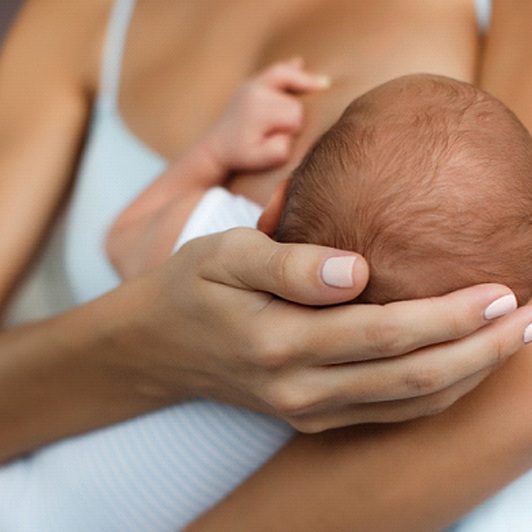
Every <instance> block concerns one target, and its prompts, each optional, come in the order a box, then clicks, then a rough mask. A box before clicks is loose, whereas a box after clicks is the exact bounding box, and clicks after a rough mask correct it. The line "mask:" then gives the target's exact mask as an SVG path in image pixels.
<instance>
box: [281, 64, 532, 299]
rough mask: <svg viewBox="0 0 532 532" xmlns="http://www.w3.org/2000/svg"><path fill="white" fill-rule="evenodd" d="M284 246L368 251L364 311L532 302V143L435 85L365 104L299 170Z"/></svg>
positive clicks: (409, 85)
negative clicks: (465, 294)
mask: <svg viewBox="0 0 532 532" xmlns="http://www.w3.org/2000/svg"><path fill="white" fill-rule="evenodd" d="M276 238H277V239H278V240H279V241H281V242H311V243H316V244H321V245H327V246H333V247H337V248H342V249H347V250H352V251H357V252H359V253H361V254H362V255H364V257H365V258H366V259H367V260H368V263H369V265H370V282H369V284H368V287H367V288H366V290H365V291H364V292H363V294H362V295H361V298H360V299H361V300H362V301H367V302H374V303H385V302H389V301H394V300H400V299H412V298H418V297H427V296H436V295H441V294H443V293H446V292H449V291H451V290H455V289H458V288H463V287H466V286H470V285H472V284H476V283H480V282H498V283H503V284H506V285H507V286H509V287H510V288H512V289H513V290H514V291H515V293H516V295H517V297H518V300H519V302H520V303H525V302H527V301H528V300H529V299H530V298H531V296H532V139H531V137H530V134H529V132H528V131H527V130H526V128H525V127H524V126H523V125H522V124H521V123H520V122H519V120H518V119H517V118H516V117H515V115H514V114H513V113H512V112H511V111H510V110H508V109H507V108H506V107H505V106H504V105H503V104H502V103H501V102H499V101H498V100H496V99H495V98H493V97H491V96H490V95H488V94H486V93H485V92H482V91H480V90H478V89H476V88H475V87H473V86H471V85H469V84H467V83H463V82H459V81H456V80H452V79H449V78H445V77H441V76H434V75H422V74H420V75H412V76H405V77H402V78H398V79H397V80H394V81H391V82H388V83H386V84H384V85H382V86H380V87H377V88H376V89H374V90H372V91H370V92H369V93H366V94H365V95H363V96H361V97H360V98H357V99H356V100H355V101H354V102H353V103H351V105H350V106H349V107H348V108H347V109H346V110H345V112H344V113H343V115H342V116H341V118H340V119H339V121H338V122H337V123H336V124H335V125H334V126H333V127H332V128H331V129H330V130H329V131H327V132H326V133H325V134H324V135H323V137H322V138H321V139H320V140H319V141H318V142H317V143H316V144H315V145H314V147H313V148H312V149H311V150H310V152H309V153H308V154H307V156H306V157H305V159H304V160H303V162H302V163H301V165H299V167H298V168H297V169H296V170H295V171H294V172H293V174H292V176H291V179H290V183H289V186H288V191H287V195H286V200H285V205H284V209H283V213H282V216H281V220H280V223H279V227H278V230H277V234H276Z"/></svg>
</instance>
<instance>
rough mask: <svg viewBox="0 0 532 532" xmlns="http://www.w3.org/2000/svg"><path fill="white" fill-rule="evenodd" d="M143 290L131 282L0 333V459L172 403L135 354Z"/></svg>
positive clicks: (3, 459)
mask: <svg viewBox="0 0 532 532" xmlns="http://www.w3.org/2000/svg"><path fill="white" fill-rule="evenodd" d="M146 295H147V294H146V292H145V290H144V289H143V287H142V286H140V285H139V286H136V285H131V286H128V287H127V288H126V289H125V290H117V291H115V292H112V293H110V294H108V295H106V296H104V297H103V298H100V299H98V300H96V301H94V302H92V303H89V304H87V305H84V306H82V307H78V308H76V309H74V310H72V311H70V312H68V313H66V314H63V315H61V316H58V317H55V318H52V319H49V320H46V321H42V322H38V323H32V324H28V325H24V326H21V327H15V328H12V329H7V330H4V331H2V332H1V333H0V352H1V356H0V434H1V435H2V436H1V438H0V461H6V460H9V459H10V458H13V457H15V456H18V455H20V454H22V453H24V452H27V451H30V450H32V449H35V448H36V447H39V446H42V445H44V444H46V443H49V442H51V441H54V440H57V439H60V438H63V437H66V436H71V435H74V434H77V433H80V432H86V431H88V430H91V429H94V428H99V427H102V426H106V425H109V424H112V423H115V422H118V421H120V420H123V419H125V418H129V417H132V416H135V415H138V414H142V413H144V412H147V411H149V410H153V409H155V408H158V407H161V406H164V405H165V404H167V403H168V402H170V399H168V398H166V400H165V399H164V398H163V395H164V394H161V393H158V392H159V390H157V389H155V387H154V386H153V387H152V386H150V382H151V381H150V373H149V372H147V371H146V370H145V368H144V367H143V365H144V364H145V362H144V363H143V359H142V358H141V356H140V350H141V345H142V344H141V343H139V340H138V338H136V336H139V334H138V323H139V312H140V311H141V309H142V308H146V307H144V306H141V304H140V303H141V302H142V299H141V298H146ZM135 302H136V303H137V304H136V305H135V304H133V303H135ZM135 343H137V344H139V349H138V350H136V349H135V347H134V346H135ZM151 375H152V374H151ZM175 399H176V400H177V399H178V398H177V397H176V398H175Z"/></svg>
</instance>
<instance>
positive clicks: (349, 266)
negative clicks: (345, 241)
mask: <svg viewBox="0 0 532 532" xmlns="http://www.w3.org/2000/svg"><path fill="white" fill-rule="evenodd" d="M356 260H357V258H356V257H355V256H353V255H345V256H343V257H331V258H330V259H327V260H326V261H325V262H324V263H323V267H322V269H321V278H322V279H323V282H324V283H325V284H327V285H329V286H333V287H334V288H353V286H354V283H353V267H354V265H355V262H356Z"/></svg>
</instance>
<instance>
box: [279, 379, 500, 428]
mask: <svg viewBox="0 0 532 532" xmlns="http://www.w3.org/2000/svg"><path fill="white" fill-rule="evenodd" d="M490 374H491V371H490V370H484V371H481V372H479V373H476V374H474V375H471V376H470V377H468V378H467V379H464V380H462V381H459V382H457V383H456V384H454V385H453V386H451V387H449V388H445V389H444V390H440V391H438V392H435V393H433V394H430V395H423V396H420V397H413V398H409V399H403V400H399V401H382V402H378V403H365V404H364V403H350V404H348V405H346V406H344V407H342V408H337V409H334V410H333V409H327V410H324V411H322V412H312V413H311V414H308V415H304V414H303V415H299V416H294V417H293V418H290V419H289V422H291V424H292V425H293V426H294V427H295V428H296V429H298V430H299V431H300V432H306V433H316V432H322V431H324V430H329V429H334V428H341V427H347V426H350V425H359V424H362V423H398V422H402V421H408V420H411V419H416V418H419V417H425V416H430V415H434V414H438V413H440V412H442V411H444V410H445V409H447V408H448V407H450V406H451V405H452V404H453V403H455V402H456V401H457V400H458V399H460V398H461V397H463V396H464V395H465V394H467V393H469V392H470V391H471V390H473V389H474V388H475V387H476V386H478V385H479V384H480V383H481V382H482V381H483V380H484V379H485V378H486V377H488V376H489V375H490Z"/></svg>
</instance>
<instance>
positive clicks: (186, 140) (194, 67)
mask: <svg viewBox="0 0 532 532" xmlns="http://www.w3.org/2000/svg"><path fill="white" fill-rule="evenodd" d="M470 4H471V1H470V0H457V1H456V2H453V6H454V7H453V8H452V9H451V8H449V7H445V6H443V7H441V9H440V8H439V7H438V8H435V7H434V6H437V5H438V4H435V3H430V2H429V3H426V4H425V3H420V2H419V1H417V0H404V1H402V2H396V1H392V0H374V1H373V2H367V1H365V0H364V1H363V0H268V1H265V2H256V0H183V1H180V2H176V1H175V0H158V1H157V2H154V1H153V0H139V1H138V2H137V7H136V11H135V13H134V16H133V20H132V23H131V26H130V28H129V33H128V40H127V43H126V48H125V56H124V63H123V65H122V67H123V70H122V78H121V86H120V111H121V113H122V116H123V117H124V119H125V121H126V122H127V124H128V125H129V127H130V128H131V129H132V130H133V131H134V132H135V133H136V134H137V136H139V137H140V138H141V139H143V140H144V141H145V142H146V143H147V144H148V145H150V146H151V147H152V148H154V149H155V151H157V152H159V153H161V154H162V155H164V156H165V157H167V158H173V157H175V156H176V155H178V154H179V153H180V152H181V151H182V150H183V149H184V148H185V147H186V146H187V145H188V144H190V143H191V142H192V141H193V140H194V139H196V138H197V137H198V135H200V134H201V133H202V132H203V131H204V130H205V129H206V128H207V127H208V126H209V124H211V123H212V122H213V120H215V119H216V118H217V116H219V114H220V113H221V111H222V110H223V107H224V105H225V103H226V102H227V100H228V98H229V97H230V95H231V93H232V91H233V90H234V89H235V87H236V86H237V85H238V84H239V83H240V82H241V81H242V80H244V79H245V78H246V77H249V76H250V75H251V74H252V73H254V72H256V71H257V70H259V69H261V68H263V67H265V66H267V65H269V64H271V63H272V62H274V61H278V60H282V59H287V58H290V57H293V56H301V57H303V58H304V60H305V62H306V65H307V67H308V68H309V69H310V70H312V71H315V72H320V73H324V74H328V75H330V76H331V78H332V79H333V82H334V84H333V88H332V90H331V91H328V92H327V93H324V94H318V95H312V96H310V97H306V98H305V106H306V112H307V121H308V126H309V127H308V129H309V134H308V138H309V141H310V140H313V139H314V138H315V137H316V135H317V134H319V133H321V131H322V130H323V129H325V128H326V127H328V126H329V125H330V123H331V122H332V121H334V120H335V119H336V118H337V116H338V115H339V113H340V112H341V111H342V109H343V108H344V107H345V105H346V104H347V103H349V102H350V101H351V100H352V99H353V98H354V97H356V96H358V95H359V94H361V93H362V92H364V91H365V90H367V89H369V88H371V87H373V86H374V85H376V84H378V83H382V82H383V81H386V80H388V79H390V78H391V77H394V76H397V75H402V74H405V73H409V72H414V71H422V70H425V71H431V72H437V73H442V74H446V75H449V76H454V77H461V78H467V76H468V75H469V72H472V71H473V64H472V58H473V57H474V55H475V52H476V50H474V49H473V46H472V42H473V40H474V37H475V27H474V24H473V23H471V24H469V26H468V25H466V24H465V23H464V16H466V15H467V13H468V12H470V14H471V15H472V10H470V9H469V10H468V6H469V7H471V6H470ZM444 8H445V9H444ZM440 11H441V13H440ZM443 16H445V17H447V18H445V19H442V17H443ZM471 22H473V21H472V19H471ZM450 27H452V28H453V32H452V33H450V32H449V29H450ZM309 141H305V142H303V144H305V146H304V148H306V145H308V143H309Z"/></svg>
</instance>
